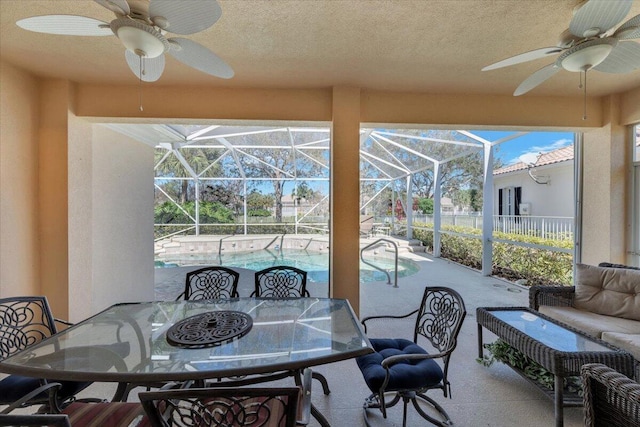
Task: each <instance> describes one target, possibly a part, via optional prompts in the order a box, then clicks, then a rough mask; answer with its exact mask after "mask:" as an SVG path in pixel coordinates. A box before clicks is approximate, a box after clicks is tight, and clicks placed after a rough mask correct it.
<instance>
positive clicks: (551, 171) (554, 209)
mask: <svg viewBox="0 0 640 427" xmlns="http://www.w3.org/2000/svg"><path fill="white" fill-rule="evenodd" d="M533 174H534V175H535V176H538V177H544V180H545V181H546V177H549V178H550V181H549V184H537V183H535V182H534V181H533V179H531V177H530V176H529V173H528V172H527V171H526V170H521V171H515V172H510V173H506V174H501V175H494V176H493V197H494V207H493V214H494V215H498V203H499V200H498V190H499V189H501V188H505V187H522V201H521V203H529V204H530V205H531V213H530V215H531V216H562V217H573V216H574V200H575V197H574V188H573V187H574V185H573V160H571V161H566V162H562V163H557V164H553V165H548V166H542V167H537V168H535V169H534V170H533Z"/></svg>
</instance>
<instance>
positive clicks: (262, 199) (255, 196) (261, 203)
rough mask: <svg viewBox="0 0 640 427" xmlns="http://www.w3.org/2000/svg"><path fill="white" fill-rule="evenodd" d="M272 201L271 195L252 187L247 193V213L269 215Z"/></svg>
mask: <svg viewBox="0 0 640 427" xmlns="http://www.w3.org/2000/svg"><path fill="white" fill-rule="evenodd" d="M273 203H274V197H273V196H271V195H265V194H262V193H261V192H259V191H258V190H255V189H254V190H252V191H251V192H250V193H249V194H248V195H247V211H248V212H247V215H249V216H269V215H271V213H270V210H269V209H270V208H272V207H273ZM265 214H266V215H265Z"/></svg>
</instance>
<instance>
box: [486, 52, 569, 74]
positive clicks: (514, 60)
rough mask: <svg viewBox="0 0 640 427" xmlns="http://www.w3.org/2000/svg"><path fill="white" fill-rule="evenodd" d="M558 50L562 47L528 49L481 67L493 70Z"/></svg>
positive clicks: (551, 53)
mask: <svg viewBox="0 0 640 427" xmlns="http://www.w3.org/2000/svg"><path fill="white" fill-rule="evenodd" d="M560 52H562V48H559V47H543V48H541V49H536V50H530V51H529V52H525V53H521V54H520V55H516V56H512V57H510V58H507V59H503V60H502V61H498V62H496V63H495V64H491V65H487V66H486V67H484V68H483V69H482V71H489V70H495V69H497V68H502V67H508V66H510V65H515V64H521V63H523V62H528V61H533V60H536V59H540V58H545V57H547V56H550V55H556V54H558V53H560Z"/></svg>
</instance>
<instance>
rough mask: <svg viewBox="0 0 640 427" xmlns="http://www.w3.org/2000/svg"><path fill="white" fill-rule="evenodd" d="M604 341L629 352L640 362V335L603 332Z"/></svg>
mask: <svg viewBox="0 0 640 427" xmlns="http://www.w3.org/2000/svg"><path fill="white" fill-rule="evenodd" d="M602 340H603V341H606V342H608V343H609V344H613V345H615V346H616V347H618V348H621V349H623V350H625V351H628V352H629V353H631V354H632V355H633V357H634V358H635V359H636V360H640V334H623V333H620V332H603V333H602Z"/></svg>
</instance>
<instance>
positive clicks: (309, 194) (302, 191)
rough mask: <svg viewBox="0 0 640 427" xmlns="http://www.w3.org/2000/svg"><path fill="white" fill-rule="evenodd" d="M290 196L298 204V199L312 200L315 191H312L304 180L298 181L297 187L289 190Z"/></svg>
mask: <svg viewBox="0 0 640 427" xmlns="http://www.w3.org/2000/svg"><path fill="white" fill-rule="evenodd" d="M291 197H293V198H294V199H296V200H297V203H298V204H300V200H314V199H315V198H316V192H315V191H313V189H312V188H311V187H309V184H307V183H306V181H302V182H300V183H298V188H297V189H296V188H294V189H293V191H291Z"/></svg>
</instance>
